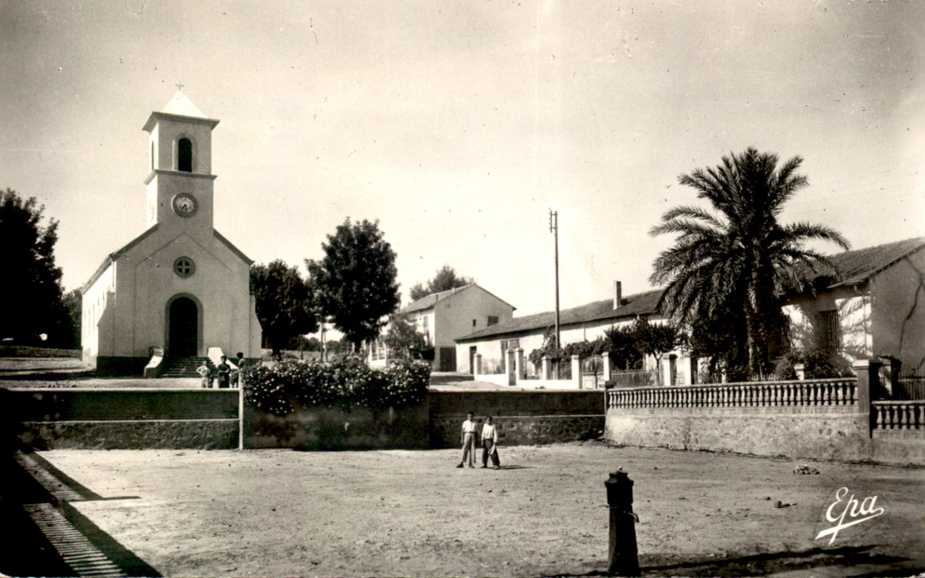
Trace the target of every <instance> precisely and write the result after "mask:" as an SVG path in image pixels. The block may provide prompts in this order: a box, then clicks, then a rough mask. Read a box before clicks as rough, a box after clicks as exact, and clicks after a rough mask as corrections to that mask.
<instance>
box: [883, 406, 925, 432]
mask: <svg viewBox="0 0 925 578" xmlns="http://www.w3.org/2000/svg"><path fill="white" fill-rule="evenodd" d="M872 405H873V407H872V408H871V411H872V416H871V426H872V427H873V428H874V429H925V400H904V401H875V402H873V404H872Z"/></svg>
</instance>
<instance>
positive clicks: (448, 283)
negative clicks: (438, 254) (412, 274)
mask: <svg viewBox="0 0 925 578" xmlns="http://www.w3.org/2000/svg"><path fill="white" fill-rule="evenodd" d="M470 283H472V279H470V278H468V277H461V276H459V275H457V274H456V270H454V269H453V268H452V267H450V266H449V265H444V266H443V267H441V268H440V269H438V270H437V273H436V274H434V278H433V279H431V280H430V281H428V282H427V284H426V285H424V284H423V283H416V284H414V285H413V286H412V287H411V291H410V296H411V300H412V301H417V300H418V299H420V298H422V297H426V296H428V295H430V294H431V293H438V292H440V291H449V290H450V289H456V288H457V287H463V286H465V285H468V284H470Z"/></svg>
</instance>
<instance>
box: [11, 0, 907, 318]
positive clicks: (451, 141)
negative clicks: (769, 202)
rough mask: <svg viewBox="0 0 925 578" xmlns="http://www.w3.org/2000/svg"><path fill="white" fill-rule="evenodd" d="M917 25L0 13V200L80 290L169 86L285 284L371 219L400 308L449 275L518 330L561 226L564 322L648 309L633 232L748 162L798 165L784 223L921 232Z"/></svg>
mask: <svg viewBox="0 0 925 578" xmlns="http://www.w3.org/2000/svg"><path fill="white" fill-rule="evenodd" d="M923 29H925V3H923V2H824V1H816V2H809V1H795V0H794V1H787V2H740V1H728V2H722V1H698V2H687V1H679V2H648V1H647V2H629V1H614V2H593V1H588V2H579V3H575V2H551V1H542V2H530V1H526V0H524V1H519V2H473V1H471V0H466V1H462V2H429V1H422V2H379V3H373V2H349V1H347V2H345V1H342V0H337V1H331V2H304V3H303V2H292V3H287V2H272V3H262V2H214V1H203V2H199V1H197V2H158V3H147V2H145V1H142V0H126V1H124V2H67V3H65V2H57V1H56V2H44V1H42V0H36V1H29V2H7V1H5V0H0V78H2V79H3V83H2V85H3V86H2V88H0V119H2V125H0V126H2V127H3V130H2V131H0V187H4V188H5V187H10V188H13V189H15V190H17V191H18V192H19V193H20V194H22V195H24V196H35V197H36V198H37V199H38V200H39V201H40V202H41V203H43V204H44V205H45V214H46V216H47V217H52V218H55V219H58V220H59V222H60V225H59V232H60V240H59V242H58V246H57V250H56V255H57V260H58V264H59V266H61V267H62V268H63V284H64V285H65V287H66V288H67V289H73V288H78V287H80V286H81V285H82V284H83V283H84V282H86V281H87V279H88V278H89V277H90V275H91V274H92V273H93V271H94V270H95V269H96V267H97V266H98V265H99V263H100V262H101V261H102V260H103V258H104V257H105V255H106V254H108V253H109V252H112V251H114V250H116V249H118V248H119V247H121V246H122V245H124V244H125V243H126V242H128V241H129V240H131V239H132V238H134V237H135V236H137V235H138V234H140V233H141V232H142V231H143V230H144V228H145V220H144V184H143V180H144V178H145V177H146V176H147V173H148V171H147V168H148V164H147V163H148V159H147V146H146V144H147V135H146V133H144V132H143V131H142V130H141V127H142V125H143V124H144V122H145V120H146V119H147V117H148V115H149V114H150V112H151V111H153V110H158V109H160V108H162V107H163V106H164V105H165V104H166V103H167V101H168V100H169V99H170V98H171V96H172V95H173V93H174V92H175V91H176V90H177V88H176V86H175V85H176V84H177V83H180V82H182V83H183V85H184V88H183V92H184V93H185V94H186V95H187V96H188V97H189V98H190V99H191V100H192V101H193V102H194V103H195V104H196V105H197V106H198V107H199V108H200V109H201V110H202V111H203V112H204V113H205V114H206V115H207V116H210V117H212V118H217V119H220V121H221V123H220V124H219V125H218V127H217V128H216V129H215V131H214V133H213V151H212V159H213V173H215V174H217V175H218V179H217V180H216V181H215V191H216V194H215V226H216V228H217V229H218V230H219V231H221V232H222V233H223V234H224V235H225V236H226V237H228V238H230V239H231V240H232V241H233V242H234V243H235V244H236V245H237V246H238V247H239V248H240V249H241V250H242V251H243V252H244V253H246V254H247V255H248V256H250V257H251V258H252V259H254V260H255V261H257V262H261V263H267V262H269V261H272V260H274V259H282V260H284V261H286V262H287V263H289V264H293V265H299V266H300V268H301V269H302V270H303V272H304V266H303V265H302V264H303V261H304V259H306V258H308V259H318V258H321V256H322V252H321V251H322V250H321V244H322V242H323V241H324V240H325V239H326V236H327V235H329V234H331V233H332V232H333V231H334V229H335V227H336V226H337V225H338V224H340V223H342V222H343V221H344V219H345V218H348V217H350V218H352V219H354V220H358V219H370V220H378V221H379V225H380V227H381V228H382V230H383V231H384V233H385V237H386V239H387V240H388V241H389V242H390V243H391V245H392V247H393V249H394V250H395V252H396V253H397V263H396V265H397V268H398V279H399V281H400V283H401V288H402V292H403V300H404V301H407V291H408V289H409V288H410V287H411V286H412V285H413V284H415V283H416V282H419V281H426V280H427V279H428V278H429V277H431V276H432V275H433V274H434V272H436V270H437V269H438V268H439V267H441V266H442V265H444V264H446V265H450V266H452V267H454V268H455V269H456V270H457V272H459V273H460V274H462V275H466V276H470V277H473V278H474V279H475V280H476V281H477V282H479V284H481V285H482V286H483V287H485V288H486V289H488V290H489V291H491V292H493V293H495V294H496V295H498V296H499V297H501V298H503V299H505V300H506V301H508V302H510V303H512V304H513V305H515V306H516V307H517V311H516V314H518V315H520V314H528V313H533V312H538V311H544V310H550V309H552V308H553V306H554V295H555V293H554V274H553V236H552V235H551V234H550V232H549V228H548V225H549V221H548V211H549V210H550V209H553V210H556V211H558V214H559V227H560V231H559V252H560V284H561V303H562V306H563V307H570V306H577V305H581V304H583V303H586V302H588V301H592V300H595V299H606V298H609V297H610V296H611V292H612V287H613V281H614V280H620V281H622V284H623V292H624V295H629V294H633V293H636V292H640V291H645V290H647V289H649V288H650V287H651V286H650V284H649V280H648V279H649V275H650V274H651V266H652V262H653V260H654V259H655V258H656V257H657V255H658V254H659V252H660V251H662V250H664V249H666V248H668V247H669V246H670V245H671V243H672V239H671V238H670V237H664V236H663V237H652V236H650V235H649V233H648V231H649V229H650V228H651V227H652V226H653V225H655V224H657V223H658V222H659V219H660V216H661V215H662V214H663V213H664V212H665V211H666V210H668V209H669V208H671V207H673V206H676V205H682V204H695V205H697V204H702V203H703V201H700V200H698V199H697V198H696V196H695V194H694V193H693V191H692V190H690V189H687V188H685V187H682V186H680V185H679V184H678V176H679V175H681V174H683V173H689V172H691V171H693V170H694V169H696V168H699V167H707V166H713V165H716V164H718V163H719V162H720V161H721V158H722V156H723V155H724V154H729V153H730V152H741V151H742V150H744V149H745V148H746V147H749V146H754V147H756V148H758V149H759V150H761V151H768V152H774V153H776V154H778V155H779V156H780V157H781V159H782V160H783V159H787V158H790V157H792V156H796V155H799V156H801V157H803V159H804V163H803V167H802V173H803V174H804V175H806V176H807V177H808V179H809V182H810V186H809V187H807V188H806V189H804V190H803V191H801V192H800V193H799V194H798V195H797V197H796V198H794V199H793V200H792V201H791V202H790V203H789V205H788V206H787V209H786V210H785V211H784V213H783V215H782V220H783V221H786V222H789V221H812V222H817V223H824V224H826V225H829V226H832V227H834V228H836V229H838V230H839V231H841V232H842V233H843V234H844V235H845V236H846V237H847V238H848V240H849V241H850V242H851V243H852V246H853V247H855V248H861V247H865V246H870V245H874V244H879V243H885V242H890V241H896V240H900V239H905V238H908V237H914V236H920V235H925V185H923V179H922V175H921V174H920V172H921V170H922V168H923V166H925V165H923V160H925V159H923V154H925V74H923V73H925V70H923V65H925V35H922V34H921V31H922V30H923ZM824 248H825V247H824ZM828 249H830V250H834V249H835V248H834V247H832V248H828Z"/></svg>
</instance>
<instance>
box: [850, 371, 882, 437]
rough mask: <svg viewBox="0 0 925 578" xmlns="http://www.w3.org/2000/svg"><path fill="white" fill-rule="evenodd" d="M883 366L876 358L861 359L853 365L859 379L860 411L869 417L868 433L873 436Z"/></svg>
mask: <svg viewBox="0 0 925 578" xmlns="http://www.w3.org/2000/svg"><path fill="white" fill-rule="evenodd" d="M881 365H883V364H882V363H881V362H880V360H879V359H877V358H876V357H874V358H872V359H859V360H857V361H855V362H854V364H852V366H851V368H852V369H854V372H855V374H856V375H857V378H858V385H857V388H858V389H857V391H858V411H860V412H861V413H862V414H866V415H867V425H868V428H867V432H868V435H871V436H872V435H873V430H874V417H875V416H874V411H873V409H874V408H873V403H872V402H873V401H874V399H875V398H876V395H877V392H878V391H879V389H880V366H881Z"/></svg>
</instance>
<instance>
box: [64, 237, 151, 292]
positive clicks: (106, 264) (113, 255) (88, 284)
mask: <svg viewBox="0 0 925 578" xmlns="http://www.w3.org/2000/svg"><path fill="white" fill-rule="evenodd" d="M157 227H158V224H157V223H154V225H152V226H151V227H150V228H149V229H148V230H147V231H145V232H144V233H142V234H140V235H138V236H137V237H135V238H134V239H132V240H131V241H129V242H128V243H126V244H125V245H123V246H122V248H120V249H119V250H117V251H113V252H112V253H110V254H108V255H106V257H105V258H104V259H103V262H102V263H100V266H99V267H97V268H96V271H94V272H93V275H91V276H90V280H89V281H87V282H86V283H84V284H83V286H82V287H81V288H80V292H81V293H86V292H87V289H89V288H90V287H91V286H92V285H93V284H94V283H96V280H97V279H99V278H100V275H102V274H103V271H105V270H106V268H107V267H109V266H110V265H111V264H112V263H113V261H115V260H116V259H118V258H119V257H120V256H121V255H122V254H124V253H125V252H126V251H128V250H129V249H131V248H132V247H134V246H135V245H137V244H138V243H141V242H142V241H144V240H145V239H147V238H148V237H150V236H151V235H152V234H153V233H154V231H157Z"/></svg>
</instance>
